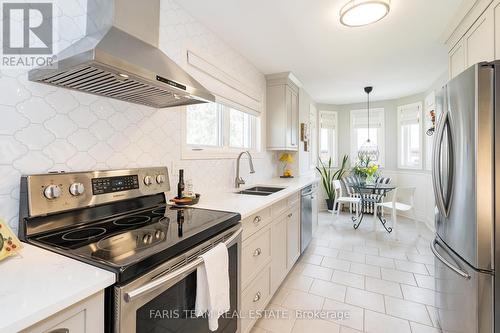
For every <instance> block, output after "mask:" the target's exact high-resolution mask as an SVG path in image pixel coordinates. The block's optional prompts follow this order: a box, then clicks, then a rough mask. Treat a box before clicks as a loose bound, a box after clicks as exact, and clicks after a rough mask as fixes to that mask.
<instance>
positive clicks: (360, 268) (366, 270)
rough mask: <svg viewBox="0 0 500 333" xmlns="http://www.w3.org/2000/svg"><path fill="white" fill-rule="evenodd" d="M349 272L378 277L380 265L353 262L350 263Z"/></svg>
mask: <svg viewBox="0 0 500 333" xmlns="http://www.w3.org/2000/svg"><path fill="white" fill-rule="evenodd" d="M350 272H351V273H356V274H361V275H366V276H371V277H376V278H380V267H377V266H372V265H366V264H360V263H357V262H353V263H352V264H351V269H350Z"/></svg>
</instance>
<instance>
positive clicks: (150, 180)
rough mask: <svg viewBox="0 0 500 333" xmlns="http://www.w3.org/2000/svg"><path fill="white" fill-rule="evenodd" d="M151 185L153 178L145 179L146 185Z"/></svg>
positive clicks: (147, 177)
mask: <svg viewBox="0 0 500 333" xmlns="http://www.w3.org/2000/svg"><path fill="white" fill-rule="evenodd" d="M151 184H153V178H151V176H146V177H144V185H146V186H149V185H151Z"/></svg>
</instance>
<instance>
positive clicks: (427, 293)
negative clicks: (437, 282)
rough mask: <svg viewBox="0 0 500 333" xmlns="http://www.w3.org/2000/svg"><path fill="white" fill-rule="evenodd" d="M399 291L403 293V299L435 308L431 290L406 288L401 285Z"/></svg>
mask: <svg viewBox="0 0 500 333" xmlns="http://www.w3.org/2000/svg"><path fill="white" fill-rule="evenodd" d="M401 289H402V291H403V297H404V299H406V300H409V301H413V302H417V303H422V304H426V305H431V306H435V301H434V300H435V296H434V291H433V290H429V289H425V288H418V287H413V286H407V285H404V284H402V285H401Z"/></svg>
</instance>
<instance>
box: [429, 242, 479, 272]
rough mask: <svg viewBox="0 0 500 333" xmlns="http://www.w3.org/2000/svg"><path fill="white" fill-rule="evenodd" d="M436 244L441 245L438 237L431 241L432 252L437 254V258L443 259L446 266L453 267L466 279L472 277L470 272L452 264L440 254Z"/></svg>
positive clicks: (454, 270) (452, 268) (453, 269)
mask: <svg viewBox="0 0 500 333" xmlns="http://www.w3.org/2000/svg"><path fill="white" fill-rule="evenodd" d="M436 245H439V244H438V241H437V239H434V240H433V241H432V242H431V251H432V253H434V255H435V256H436V258H438V260H439V261H441V262H442V263H443V264H444V265H445V266H446V267H448V268H449V269H451V270H452V271H453V272H455V273H457V274H458V275H460V276H461V277H463V278H464V279H466V280H469V279H470V278H471V276H470V275H469V273H467V272H465V271H463V270H461V269H460V268H458V267H455V266H453V265H452V264H450V263H449V262H448V261H447V260H446V259H445V258H443V256H441V255H440V254H439V252H438V250H437V249H436Z"/></svg>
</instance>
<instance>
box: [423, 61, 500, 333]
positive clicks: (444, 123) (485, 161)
mask: <svg viewBox="0 0 500 333" xmlns="http://www.w3.org/2000/svg"><path fill="white" fill-rule="evenodd" d="M497 97H500V61H499V62H492V63H480V64H477V65H475V66H473V67H471V68H469V69H467V70H466V71H464V72H463V73H462V74H460V75H458V76H457V77H456V78H454V79H453V80H451V81H450V82H449V83H448V84H446V86H444V87H443V89H442V91H441V93H440V94H438V103H437V106H438V110H437V112H438V113H440V115H439V118H438V124H437V128H436V131H435V139H434V151H433V154H434V155H433V184H434V194H435V199H436V214H435V226H436V235H435V240H434V241H433V242H431V250H432V252H433V253H434V256H435V281H436V285H435V289H436V291H435V302H436V308H437V320H438V322H439V324H440V326H441V328H442V330H443V332H458V333H486V332H488V333H491V332H497V333H498V332H500V328H499V326H500V311H499V310H500V309H498V308H499V307H496V306H495V303H496V302H497V301H500V296H499V291H498V289H500V288H499V287H498V286H500V284H498V283H499V281H498V279H499V277H500V274H495V271H494V269H495V265H498V263H497V262H496V260H498V258H500V255H499V253H498V251H499V250H500V246H499V243H498V241H499V240H500V237H498V236H500V231H496V230H498V229H500V228H496V218H495V217H496V212H500V195H499V196H498V197H497V196H496V195H495V194H496V193H499V194H500V190H499V191H497V188H498V189H500V162H499V163H495V161H497V160H499V159H500V113H499V112H500V101H499V99H500V98H497ZM497 115H498V116H497ZM497 133H498V134H497ZM499 161H500V160H499ZM495 175H498V178H496V176H495ZM497 207H498V208H497ZM495 232H498V235H497V237H495ZM496 286H497V287H496ZM495 317H496V318H498V322H497V323H495Z"/></svg>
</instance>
